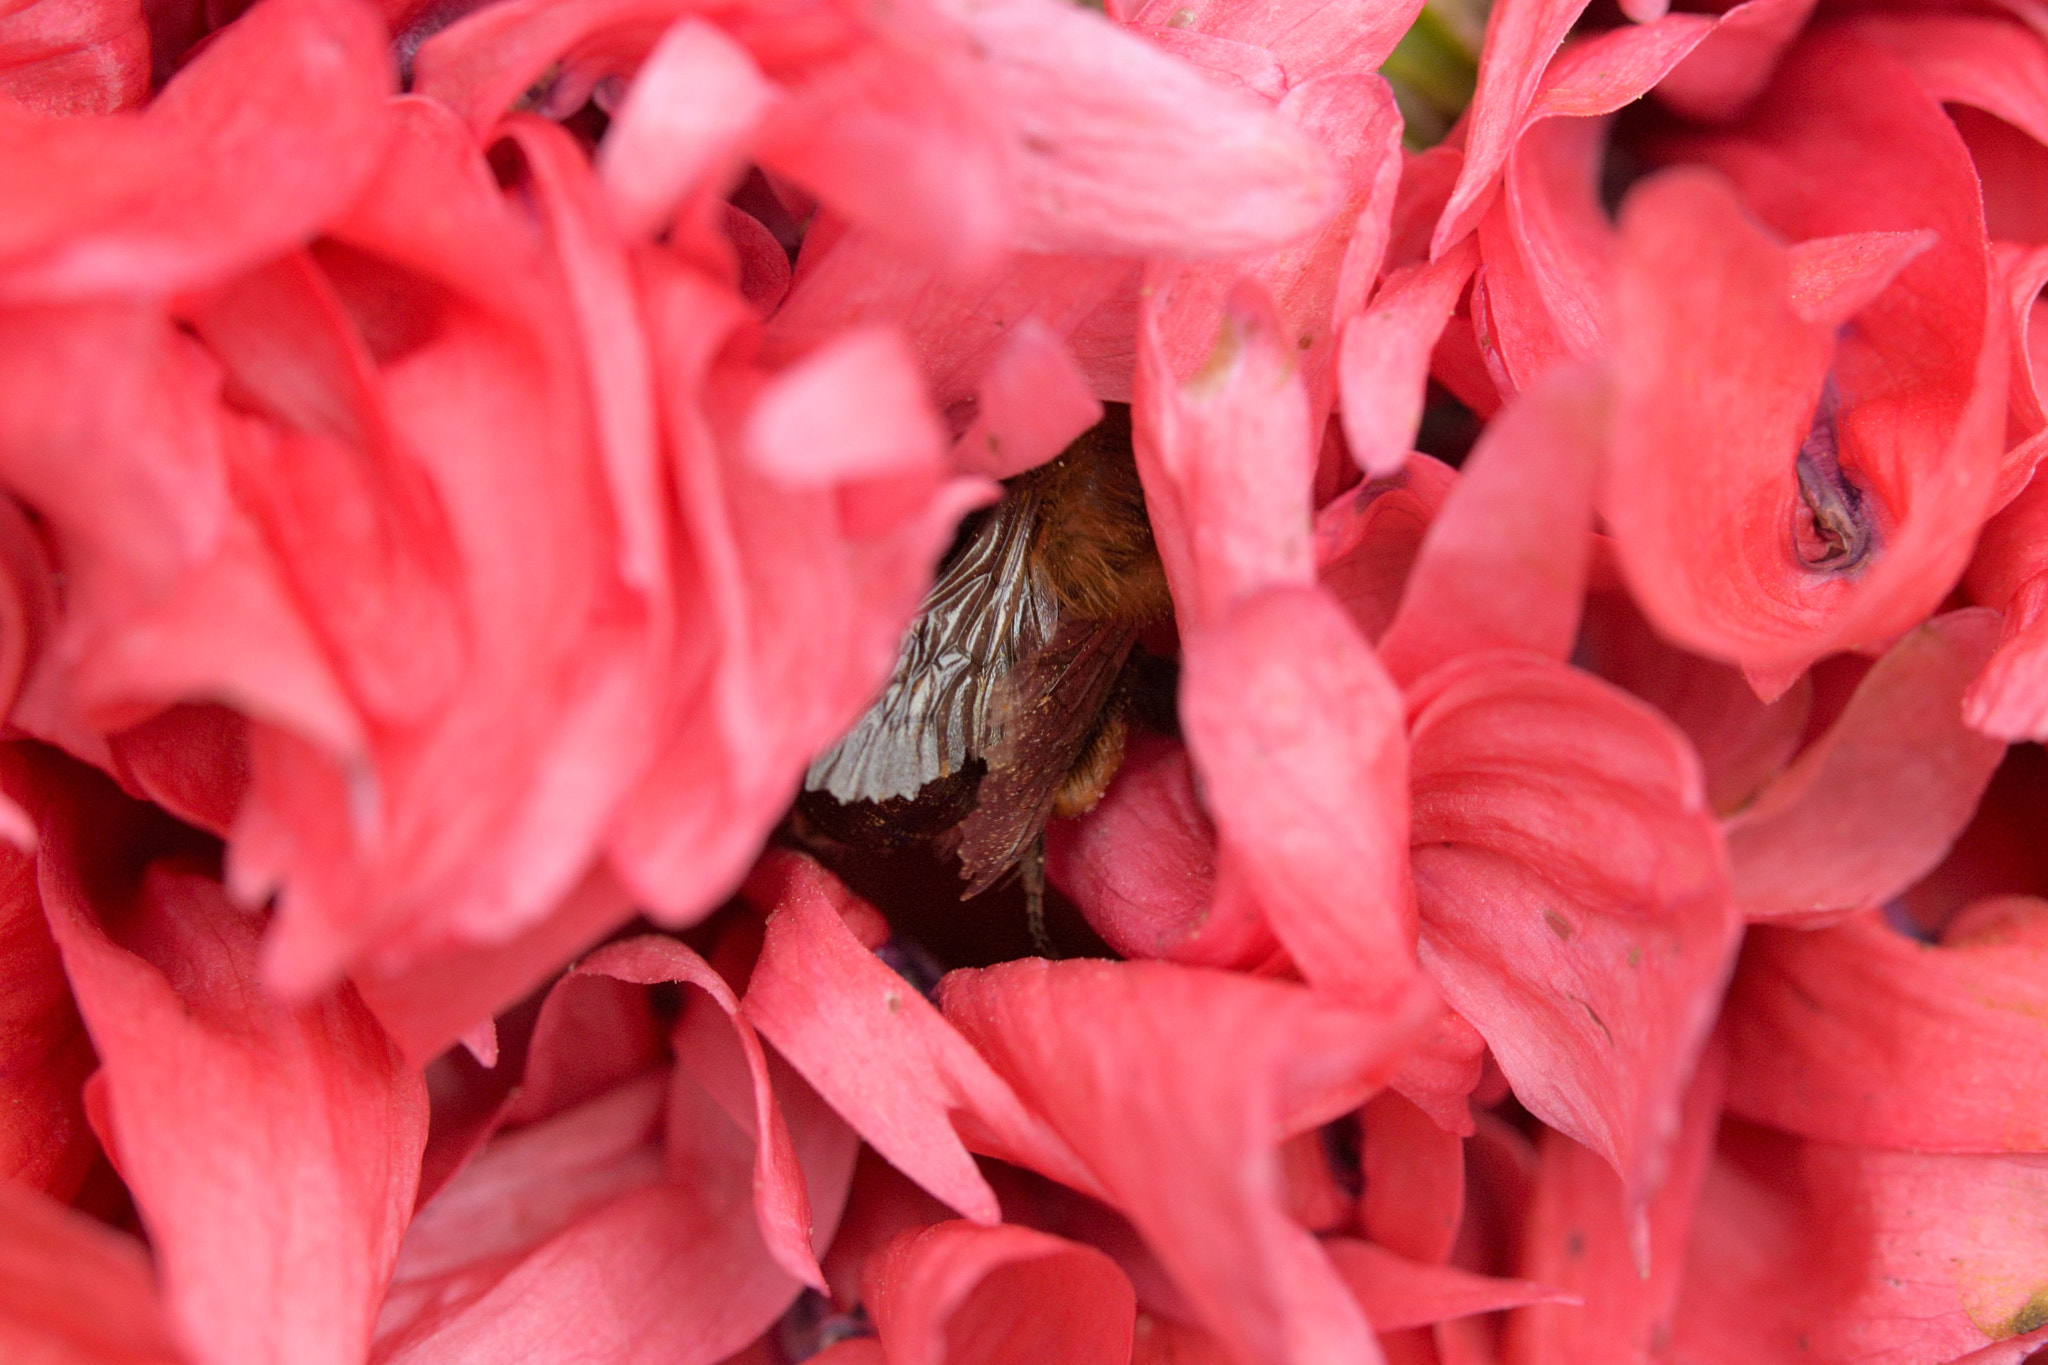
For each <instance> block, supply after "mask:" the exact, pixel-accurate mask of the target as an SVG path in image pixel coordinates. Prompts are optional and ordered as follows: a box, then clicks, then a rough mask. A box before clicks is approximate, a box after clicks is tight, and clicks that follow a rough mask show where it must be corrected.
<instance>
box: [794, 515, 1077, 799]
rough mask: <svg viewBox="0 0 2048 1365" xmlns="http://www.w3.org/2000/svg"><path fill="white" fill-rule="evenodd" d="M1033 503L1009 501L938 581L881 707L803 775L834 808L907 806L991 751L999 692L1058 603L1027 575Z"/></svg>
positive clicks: (1047, 626) (1042, 634) (1043, 634)
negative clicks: (861, 803)
mask: <svg viewBox="0 0 2048 1365" xmlns="http://www.w3.org/2000/svg"><path fill="white" fill-rule="evenodd" d="M1039 507H1040V501H1039V498H1038V496H1037V494H1036V493H1034V492H1033V491H1032V490H1030V489H1029V488H1021V489H1017V490H1014V491H1012V492H1011V493H1010V494H1009V495H1007V496H1005V497H1004V498H1003V500H1002V501H1001V502H999V503H997V504H996V505H995V507H994V508H993V509H991V510H990V512H989V514H988V515H987V516H986V517H985V518H983V520H982V522H981V524H980V525H979V526H978V527H976V528H975V530H974V532H973V534H972V535H971V536H970V537H969V538H968V542H967V544H966V546H965V547H963V548H962V550H961V551H960V553H959V554H958V555H956V556H955V557H954V558H953V560H952V562H951V563H949V564H948V565H947V566H946V567H945V569H944V570H943V571H942V572H941V573H940V574H939V578H938V581H937V582H935V583H934V584H933V585H932V589H931V591H930V592H929V593H927V594H926V595H925V600H924V605H923V606H922V607H921V608H920V609H919V611H918V616H917V619H916V620H915V621H914V622H912V623H911V627H910V631H909V633H908V634H906V635H905V636H904V638H903V647H902V649H901V651H899V652H898V654H897V656H896V667H895V670H894V672H892V673H891V674H890V677H889V684H888V686H887V687H886V688H885V689H884V690H883V692H882V696H881V698H880V699H879V700H878V701H876V702H875V704H874V705H873V706H871V707H869V708H868V710H867V712H866V713H865V714H864V715H862V716H861V718H860V719H859V720H858V721H856V722H855V723H854V726H853V729H852V730H850V731H848V732H847V735H846V737H845V738H844V739H842V740H840V741H839V742H838V743H837V744H835V745H833V746H832V747H831V748H830V749H828V750H826V751H825V752H824V753H823V754H821V755H819V756H818V758H817V759H816V760H815V761H814V762H813V763H812V764H811V766H810V770H809V771H808V772H807V773H806V774H805V775H804V789H805V790H806V791H823V792H826V793H829V794H830V795H831V796H832V798H833V799H834V800H837V801H840V802H852V801H887V800H891V799H899V798H900V799H905V800H908V799H911V798H914V797H915V796H916V795H917V793H918V792H919V791H921V790H922V789H923V788H924V786H925V785H926V784H927V783H930V782H935V781H937V780H939V779H940V778H944V777H950V776H952V775H953V774H954V773H957V772H959V771H960V770H961V769H962V768H964V767H966V766H967V764H969V763H970V762H972V761H973V760H974V759H976V758H978V757H981V756H983V755H984V754H985V752H986V751H987V750H988V748H989V746H990V744H991V742H992V740H993V728H992V723H993V722H994V721H995V719H996V718H995V716H994V714H993V712H994V708H995V706H996V693H997V691H998V688H999V684H1000V682H1001V680H1002V679H1003V678H1005V677H1006V676H1007V675H1008V674H1009V673H1010V672H1011V670H1012V669H1013V668H1014V667H1015V666H1016V664H1017V662H1018V661H1019V660H1020V659H1024V658H1027V657H1029V656H1031V655H1032V654H1033V653H1035V652H1036V651H1037V650H1038V649H1039V648H1040V647H1041V646H1042V645H1043V644H1044V642H1045V641H1046V640H1047V639H1048V638H1049V637H1050V636H1051V635H1052V634H1053V631H1054V627H1055V625H1056V623H1057V620H1058V613H1059V609H1058V605H1057V603H1056V602H1055V600H1054V598H1053V595H1052V590H1051V588H1050V587H1049V586H1048V585H1047V584H1046V583H1044V582H1043V581H1042V580H1041V579H1040V577H1039V576H1038V575H1036V574H1034V573H1033V572H1032V571H1031V567H1030V561H1029V551H1030V548H1031V536H1032V528H1033V526H1034V525H1035V523H1036V521H1037V519H1038V512H1039Z"/></svg>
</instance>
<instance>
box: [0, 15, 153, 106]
mask: <svg viewBox="0 0 2048 1365" xmlns="http://www.w3.org/2000/svg"><path fill="white" fill-rule="evenodd" d="M0 53H4V54H5V69H4V70H0V94H4V95H6V96H7V97H8V98H10V99H13V100H16V101H18V102H19V103H21V104H23V105H25V106H27V107H28V108H30V109H33V110H35V111H36V112H37V113H41V114H72V115H76V114H111V113H113V112H114V111H115V110H117V109H127V108H132V107H134V106H136V105H138V104H141V103H142V102H143V101H144V100H146V99H148V98H149V26H148V24H147V23H146V22H145V21H144V17H143V12H142V6H140V5H122V4H111V5H110V4H102V3H96V2H95V0H28V3H26V4H21V3H16V4H12V5H10V6H9V7H8V12H7V13H6V14H5V15H0Z"/></svg>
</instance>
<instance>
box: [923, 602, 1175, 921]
mask: <svg viewBox="0 0 2048 1365" xmlns="http://www.w3.org/2000/svg"><path fill="white" fill-rule="evenodd" d="M1137 638H1138V636H1137V631H1136V630H1134V629H1133V628H1132V627H1130V626H1129V625H1127V624H1125V623H1122V622H1118V621H1102V620H1066V621H1062V622H1060V623H1059V624H1058V626H1057V627H1056V628H1055V629H1054V631H1053V632H1052V634H1051V635H1050V637H1049V638H1048V639H1047V640H1046V642H1045V643H1044V644H1043V645H1042V646H1040V647H1039V648H1038V649H1036V650H1033V651H1032V652H1031V653H1029V654H1027V655H1026V656H1024V657H1023V658H1021V659H1019V660H1018V661H1017V663H1016V665H1015V666H1014V667H1013V668H1011V669H1010V671H1009V672H1008V673H1006V674H1004V675H1003V677H1002V679H1001V681H1000V683H999V684H998V686H997V688H996V693H995V696H994V698H993V699H992V700H993V702H994V706H993V715H992V717H991V720H992V725H991V732H990V741H989V744H988V747H987V748H986V749H985V750H984V751H983V756H984V757H985V758H986V759H987V761H988V773H987V775H986V776H984V777H983V778H982V779H981V786H980V789H979V790H978V792H977V793H976V801H975V807H974V810H973V812H972V813H970V814H969V815H968V816H967V818H966V819H964V820H962V821H961V822H960V850H959V851H960V869H961V875H962V876H964V877H965V878H966V880H967V890H966V892H965V893H963V899H964V897H965V896H978V895H980V894H981V893H982V892H984V891H986V890H988V889H989V887H991V886H993V885H995V883H996V882H997V881H998V880H999V879H1000V878H1001V877H1002V875H1003V874H1004V873H1005V872H1008V871H1009V870H1010V869H1011V868H1012V867H1014V866H1016V864H1017V860H1018V859H1019V858H1021V857H1022V856H1023V854H1024V850H1025V849H1026V848H1027V847H1028V846H1029V845H1030V843H1031V841H1032V840H1033V839H1036V838H1037V837H1038V835H1039V832H1040V831H1041V830H1043V829H1044V828H1045V822H1046V819H1047V817H1049V816H1050V815H1051V814H1052V807H1053V801H1054V800H1055V798H1057V796H1058V795H1059V790H1060V787H1061V785H1062V784H1063V783H1064V782H1065V781H1066V779H1067V774H1068V773H1069V772H1070V771H1072V769H1073V767H1074V764H1075V762H1076V761H1077V760H1079V758H1080V757H1081V751H1082V750H1083V749H1085V748H1086V747H1087V745H1088V742H1089V741H1090V740H1091V739H1093V738H1094V736H1095V732H1096V729H1097V728H1098V727H1099V726H1100V724H1101V722H1102V712H1103V707H1104V705H1105V703H1107V702H1108V700H1109V694H1110V690H1111V689H1112V688H1113V687H1115V686H1116V679H1117V674H1118V673H1120V672H1121V671H1122V670H1123V666H1124V660H1125V659H1126V658H1128V657H1129V656H1130V652H1131V647H1132V646H1133V645H1134V644H1135V643H1136V642H1137Z"/></svg>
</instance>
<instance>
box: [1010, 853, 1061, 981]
mask: <svg viewBox="0 0 2048 1365" xmlns="http://www.w3.org/2000/svg"><path fill="white" fill-rule="evenodd" d="M1017 874H1018V878H1019V880H1021V881H1022V882H1023V883H1024V922H1025V924H1027V925H1029V926H1030V929H1031V947H1032V950H1033V951H1034V952H1036V953H1037V954H1038V955H1039V956H1040V957H1057V956H1058V954H1057V953H1055V952H1054V951H1053V947H1052V935H1050V934H1048V933H1046V932H1045V836H1044V835H1043V834H1040V835H1039V836H1037V837H1036V838H1034V839H1033V840H1032V841H1031V842H1030V844H1028V845H1027V846H1026V847H1025V849H1024V856H1023V857H1021V858H1019V859H1018V860H1017Z"/></svg>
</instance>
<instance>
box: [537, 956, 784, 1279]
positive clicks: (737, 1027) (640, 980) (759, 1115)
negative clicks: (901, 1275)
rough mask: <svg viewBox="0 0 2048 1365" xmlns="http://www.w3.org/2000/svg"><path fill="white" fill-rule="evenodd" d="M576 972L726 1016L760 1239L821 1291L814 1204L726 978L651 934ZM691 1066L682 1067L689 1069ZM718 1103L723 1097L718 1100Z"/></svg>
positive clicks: (755, 1041) (756, 1045)
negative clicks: (689, 1000)
mask: <svg viewBox="0 0 2048 1365" xmlns="http://www.w3.org/2000/svg"><path fill="white" fill-rule="evenodd" d="M575 971H576V972H577V973H578V974H580V975H586V976H606V977H611V978H613V979H614V980H618V981H627V982H631V983H633V984H634V985H638V986H650V985H654V984H655V983H657V982H670V981H673V982H679V983H683V984H687V985H691V986H695V987H696V988H697V989H698V990H700V991H702V992H704V994H706V995H708V996H709V997H711V1000H712V1001H713V1003H715V1004H716V1005H717V1006H718V1008H719V1009H720V1010H722V1011H724V1013H725V1015H726V1017H727V1019H728V1020H730V1021H731V1024H732V1036H733V1037H734V1038H735V1039H736V1040H737V1042H738V1044H739V1049H740V1054H741V1062H742V1065H743V1067H744V1069H745V1072H746V1074H747V1079H748V1081H749V1082H750V1083H751V1087H750V1088H751V1094H750V1095H749V1096H748V1099H749V1100H751V1103H750V1104H748V1105H747V1107H746V1108H745V1109H741V1110H740V1112H739V1113H738V1114H737V1115H735V1116H734V1118H735V1123H736V1126H738V1127H741V1128H742V1129H750V1130H751V1132H752V1134H753V1136H754V1138H755V1142H756V1147H755V1156H754V1183H753V1188H754V1211H755V1214H756V1216H757V1217H758V1218H759V1219H760V1220H761V1236H762V1239H763V1241H764V1242H765V1243H766V1244H767V1247H768V1254H769V1255H770V1256H773V1257H774V1258H775V1263H776V1264H777V1265H779V1266H781V1267H782V1268H783V1270H784V1271H786V1272H787V1273H788V1274H789V1275H790V1277H791V1278H793V1279H797V1280H801V1281H803V1282H804V1283H806V1284H809V1285H810V1286H811V1287H812V1288H814V1289H819V1290H822V1289H824V1287H825V1276H824V1272H822V1271H821V1270H819V1269H818V1262H817V1258H816V1256H815V1254H814V1253H813V1252H812V1250H811V1245H810V1243H811V1205H810V1196H809V1194H808V1193H807V1192H806V1190H805V1188H804V1179H803V1172H802V1170H801V1169H800V1168H799V1167H798V1165H797V1157H796V1149H795V1148H794V1147H793V1146H791V1144H790V1138H789V1129H788V1127H787V1125H786V1124H785V1123H784V1121H783V1117H782V1109H781V1106H780V1105H778V1104H777V1103H776V1099H775V1089H774V1086H773V1084H772V1083H771V1082H770V1080H769V1077H768V1059H767V1057H766V1055H765V1054H764V1053H763V1052H762V1050H761V1041H760V1039H759V1038H758V1037H757V1036H756V1035H755V1033H754V1029H753V1025H752V1024H750V1023H749V1022H748V1021H747V1020H746V1018H745V1017H744V1016H742V1015H741V1014H740V1004H739V1000H738V999H737V998H736V997H735V996H734V995H733V993H732V987H730V986H728V985H727V984H726V982H725V978H724V977H721V976H720V975H719V974H718V973H717V972H715V971H713V970H712V969H711V966H710V964H708V963H707V962H705V961H704V959H703V958H701V957H698V956H697V955H696V954H695V953H693V952H691V951H690V950H689V949H688V948H686V947H684V946H683V945H682V944H681V943H678V942H676V941H675V940H674V939H670V938H660V937H657V936H654V935H651V934H650V935H645V936H643V937H640V938H634V939H627V940H624V941H623V942H618V943H608V944H606V945H605V946H604V947H602V948H600V949H598V950H597V951H596V952H594V953H592V954H591V955H590V956H589V957H587V958H585V959H584V960H583V961H582V962H579V963H578V964H576V968H575ZM691 1060H692V1059H690V1058H684V1059H683V1061H684V1064H685V1065H687V1064H688V1063H689V1062H690V1061H691ZM706 1088H707V1089H708V1088H709V1087H708V1086H707V1087H706ZM714 1098H724V1097H723V1096H719V1095H716V1094H715V1093H714Z"/></svg>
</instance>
